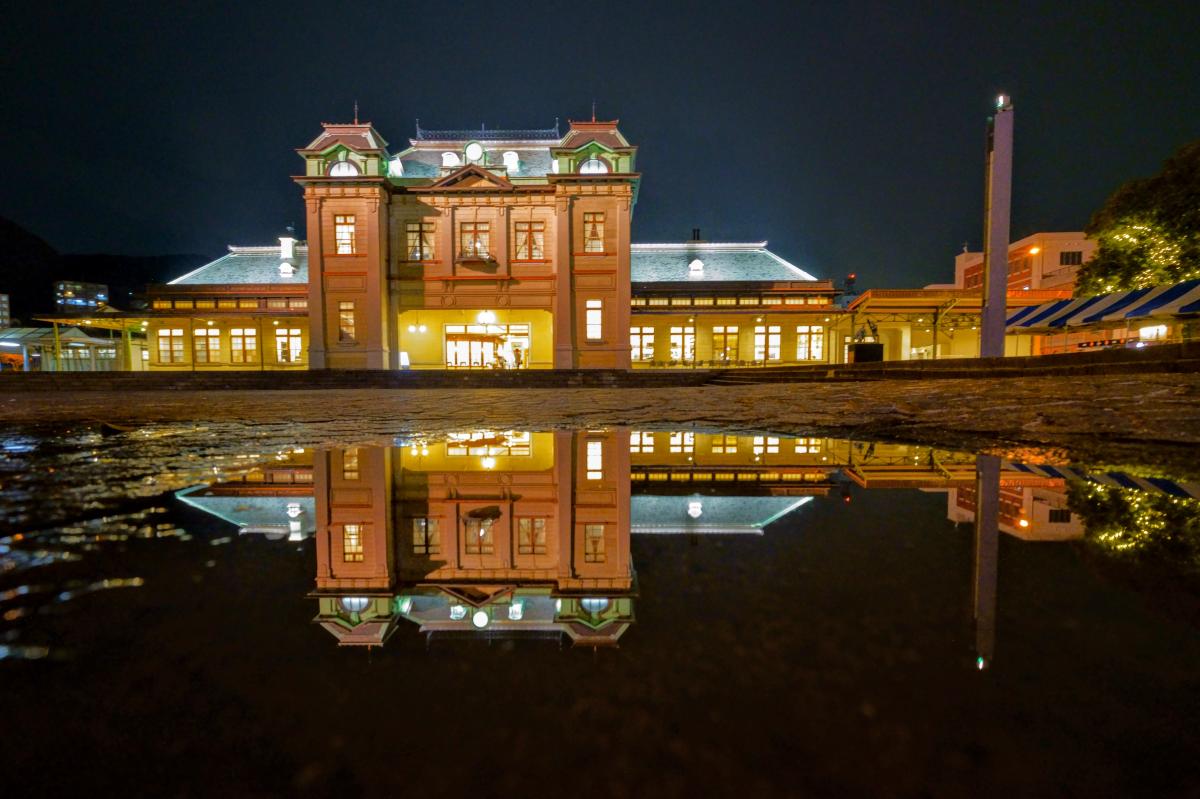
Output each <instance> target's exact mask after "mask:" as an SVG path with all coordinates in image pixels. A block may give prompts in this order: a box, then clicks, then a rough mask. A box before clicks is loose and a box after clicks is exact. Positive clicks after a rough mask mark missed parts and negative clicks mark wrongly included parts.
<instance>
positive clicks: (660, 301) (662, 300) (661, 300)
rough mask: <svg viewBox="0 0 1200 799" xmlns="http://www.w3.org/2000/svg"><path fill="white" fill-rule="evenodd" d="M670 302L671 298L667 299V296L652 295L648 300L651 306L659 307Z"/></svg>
mask: <svg viewBox="0 0 1200 799" xmlns="http://www.w3.org/2000/svg"><path fill="white" fill-rule="evenodd" d="M669 302H670V300H669V299H667V298H666V297H651V298H650V299H649V300H648V301H647V304H648V305H650V306H658V307H661V306H664V305H666V304H667V303H669Z"/></svg>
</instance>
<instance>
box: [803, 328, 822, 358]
mask: <svg viewBox="0 0 1200 799" xmlns="http://www.w3.org/2000/svg"><path fill="white" fill-rule="evenodd" d="M796 360H798V361H823V360H825V328H823V327H821V325H800V326H798V327H797V328H796Z"/></svg>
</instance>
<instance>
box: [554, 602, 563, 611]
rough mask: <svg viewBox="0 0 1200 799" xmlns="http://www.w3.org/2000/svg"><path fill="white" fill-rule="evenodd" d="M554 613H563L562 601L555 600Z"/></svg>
mask: <svg viewBox="0 0 1200 799" xmlns="http://www.w3.org/2000/svg"><path fill="white" fill-rule="evenodd" d="M554 612H555V613H562V600H561V599H556V600H554Z"/></svg>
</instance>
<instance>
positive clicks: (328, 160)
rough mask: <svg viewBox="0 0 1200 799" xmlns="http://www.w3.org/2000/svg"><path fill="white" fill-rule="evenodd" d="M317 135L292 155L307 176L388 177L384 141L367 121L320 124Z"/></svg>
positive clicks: (341, 177) (340, 177)
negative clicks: (320, 129)
mask: <svg viewBox="0 0 1200 799" xmlns="http://www.w3.org/2000/svg"><path fill="white" fill-rule="evenodd" d="M321 128H322V131H321V135H319V136H317V138H315V139H313V141H312V143H310V144H309V145H308V146H307V147H302V148H300V149H299V150H297V151H296V152H298V153H299V154H300V157H301V158H303V159H304V164H305V170H304V173H305V175H306V176H307V177H327V178H335V179H354V178H362V177H383V176H385V175H387V174H388V171H389V165H388V160H389V158H388V152H387V142H386V141H384V138H383V137H382V136H380V135H379V132H378V131H376V130H375V128H374V127H373V126H372V125H371V123H370V122H364V123H362V124H359V123H354V124H349V125H341V124H333V123H330V122H323V123H321Z"/></svg>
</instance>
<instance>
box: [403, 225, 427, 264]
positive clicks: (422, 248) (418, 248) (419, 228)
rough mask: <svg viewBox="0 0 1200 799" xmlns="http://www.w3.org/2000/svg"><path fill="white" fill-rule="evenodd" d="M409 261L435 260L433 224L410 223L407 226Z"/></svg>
mask: <svg viewBox="0 0 1200 799" xmlns="http://www.w3.org/2000/svg"><path fill="white" fill-rule="evenodd" d="M405 235H406V237H407V242H406V245H407V248H406V251H407V252H408V260H410V261H432V260H433V223H432V222H409V223H407V224H406V225H405Z"/></svg>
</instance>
